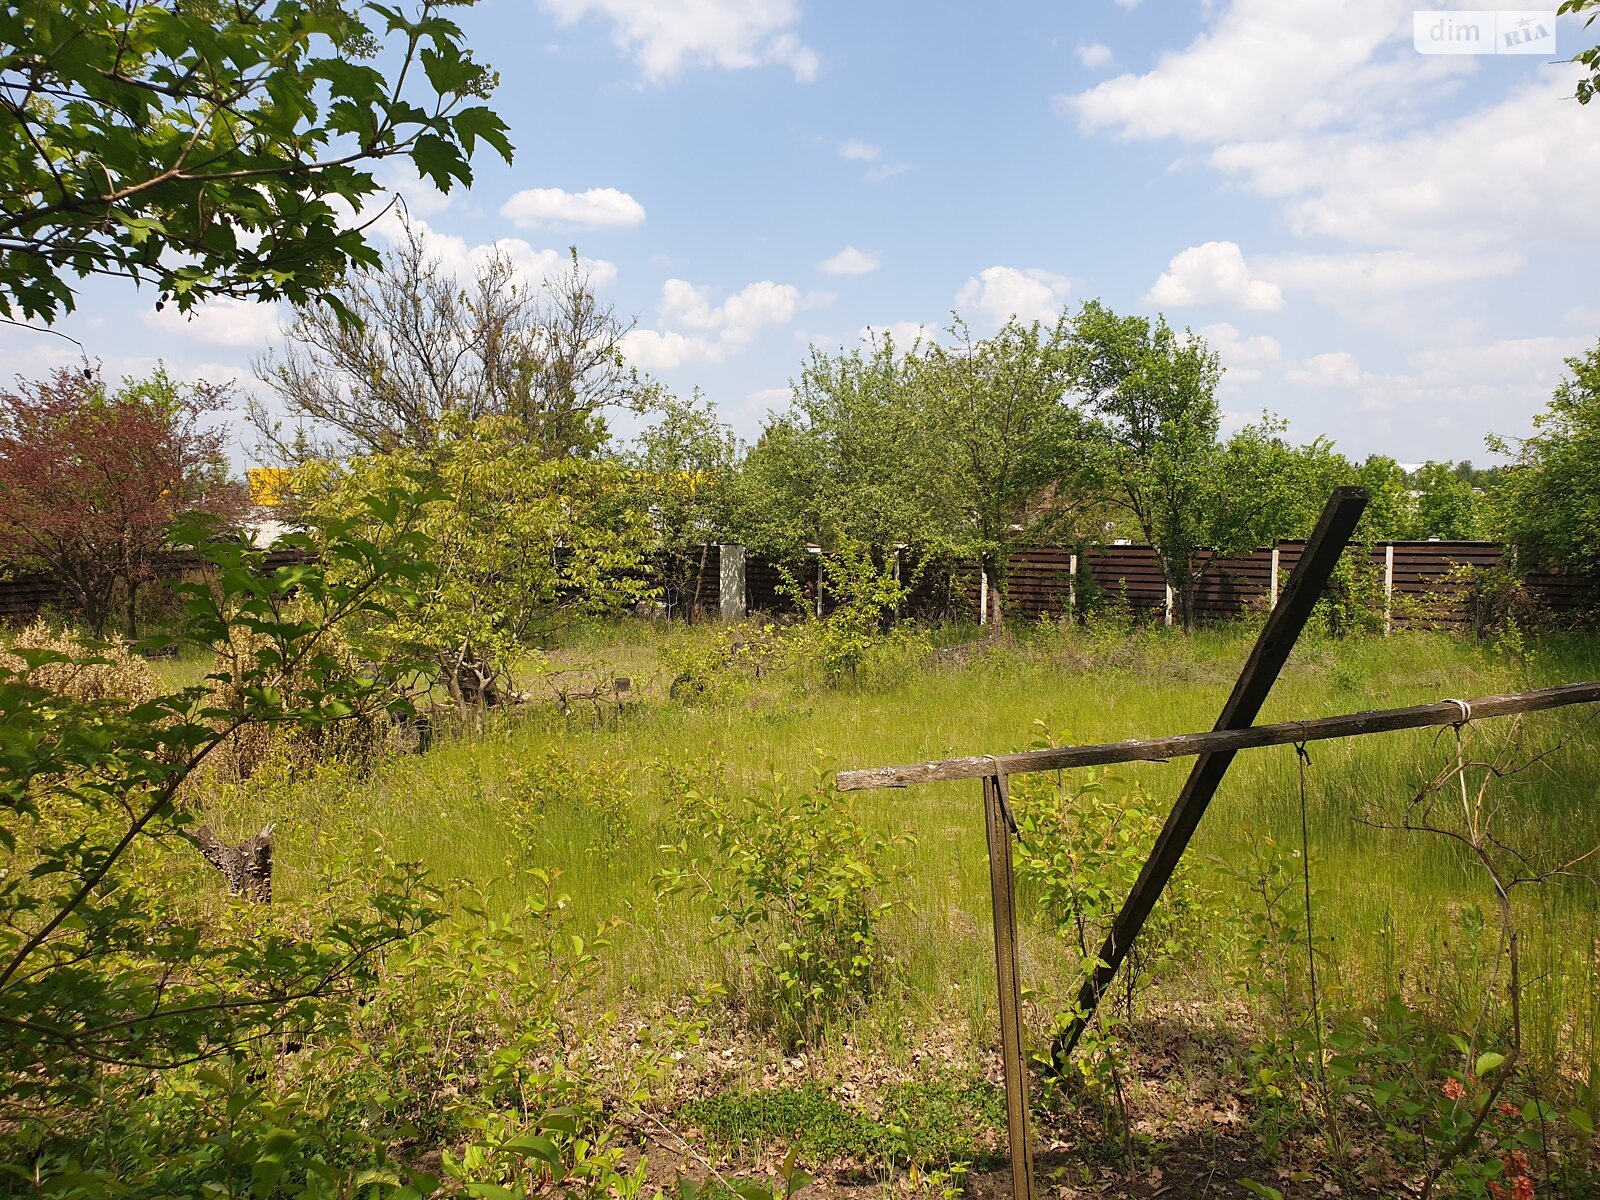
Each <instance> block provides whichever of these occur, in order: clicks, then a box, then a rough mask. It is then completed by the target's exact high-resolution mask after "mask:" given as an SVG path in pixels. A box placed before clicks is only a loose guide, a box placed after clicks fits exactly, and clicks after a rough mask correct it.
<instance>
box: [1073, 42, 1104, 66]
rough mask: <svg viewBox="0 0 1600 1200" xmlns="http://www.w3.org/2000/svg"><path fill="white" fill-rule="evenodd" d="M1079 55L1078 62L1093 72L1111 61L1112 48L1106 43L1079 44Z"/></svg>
mask: <svg viewBox="0 0 1600 1200" xmlns="http://www.w3.org/2000/svg"><path fill="white" fill-rule="evenodd" d="M1077 55H1078V61H1079V62H1080V63H1082V64H1083V65H1084V66H1085V67H1087V68H1088V69H1089V70H1091V71H1093V70H1094V69H1095V68H1097V67H1103V66H1105V65H1106V64H1107V63H1108V62H1110V61H1111V47H1110V46H1107V45H1106V44H1105V43H1104V42H1079V43H1078V47H1077Z"/></svg>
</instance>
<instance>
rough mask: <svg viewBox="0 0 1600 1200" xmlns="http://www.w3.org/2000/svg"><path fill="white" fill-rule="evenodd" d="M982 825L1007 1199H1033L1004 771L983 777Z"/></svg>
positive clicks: (1011, 830)
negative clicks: (1003, 1112)
mask: <svg viewBox="0 0 1600 1200" xmlns="http://www.w3.org/2000/svg"><path fill="white" fill-rule="evenodd" d="M983 826H984V833H985V835H986V836H987V839H988V842H989V898H990V901H991V903H992V904H993V907H994V969H995V979H996V982H997V984H998V991H999V996H1000V1058H1001V1061H1002V1062H1003V1063H1004V1065H1005V1082H1006V1134H1007V1138H1008V1141H1009V1145H1010V1150H1011V1196H1012V1200H1033V1194H1034V1192H1033V1143H1032V1139H1031V1136H1030V1133H1029V1129H1028V1058H1027V1055H1026V1054H1024V1053H1023V1048H1022V974H1021V971H1020V969H1019V968H1018V965H1017V907H1016V890H1015V885H1014V884H1013V881H1012V874H1011V835H1012V834H1013V833H1015V832H1016V826H1015V824H1014V823H1013V822H1012V820H1011V805H1010V802H1009V799H1008V796H1007V788H1006V777H1005V776H1004V775H990V776H988V777H987V778H986V779H984V781H983Z"/></svg>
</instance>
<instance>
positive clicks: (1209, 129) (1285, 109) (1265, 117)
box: [1056, 0, 1473, 142]
mask: <svg viewBox="0 0 1600 1200" xmlns="http://www.w3.org/2000/svg"><path fill="white" fill-rule="evenodd" d="M1415 7H1416V3H1415V0H1343V2H1342V3H1339V4H1326V3H1305V2H1300V3H1285V0H1233V3H1232V4H1230V5H1228V7H1227V9H1226V11H1225V12H1223V13H1222V14H1221V16H1220V17H1219V18H1218V19H1217V20H1216V21H1215V23H1214V24H1213V26H1212V27H1211V28H1209V29H1208V30H1207V31H1206V32H1204V33H1202V34H1201V35H1200V36H1199V37H1197V38H1196V39H1195V40H1194V42H1192V43H1191V44H1190V45H1189V46H1188V47H1186V48H1185V49H1183V50H1180V51H1175V52H1169V53H1166V54H1163V55H1162V56H1161V57H1160V59H1159V60H1158V61H1157V63H1156V65H1155V67H1154V68H1153V69H1151V70H1150V71H1147V72H1146V73H1144V74H1143V75H1134V74H1131V73H1130V74H1124V75H1120V76H1118V77H1117V78H1115V79H1108V80H1106V81H1105V82H1103V83H1101V84H1098V85H1097V86H1095V87H1093V88H1090V89H1089V90H1088V91H1084V92H1080V93H1077V94H1075V95H1063V96H1058V97H1056V107H1057V110H1058V111H1059V112H1061V113H1063V114H1065V115H1070V116H1073V117H1076V118H1077V120H1078V123H1079V124H1080V126H1081V127H1082V128H1083V129H1085V130H1086V131H1098V130H1109V131H1112V132H1115V133H1118V134H1120V135H1122V136H1123V137H1128V138H1164V137H1179V138H1184V139H1189V140H1194V141H1206V142H1216V141H1224V140H1227V139H1232V138H1241V137H1258V136H1261V135H1262V134H1267V133H1276V132H1280V131H1284V130H1291V129H1300V130H1309V129H1319V128H1323V127H1325V126H1327V125H1329V124H1331V123H1334V122H1336V121H1339V120H1342V119H1344V118H1347V117H1348V116H1350V115H1351V114H1352V113H1355V112H1359V111H1363V110H1366V109H1367V108H1369V107H1371V106H1373V105H1379V104H1398V103H1400V102H1402V100H1410V101H1417V100H1420V99H1422V98H1423V96H1424V94H1425V88H1423V87H1422V86H1421V85H1425V84H1427V83H1429V82H1431V81H1438V80H1444V79H1448V78H1451V77H1454V76H1457V75H1459V74H1461V73H1463V72H1465V71H1468V70H1471V69H1473V66H1472V64H1470V63H1468V62H1467V61H1466V60H1465V59H1463V58H1459V57H1453V56H1439V55H1419V54H1417V53H1416V52H1415V51H1414V50H1413V49H1412V46H1411V12H1412V10H1413V9H1415Z"/></svg>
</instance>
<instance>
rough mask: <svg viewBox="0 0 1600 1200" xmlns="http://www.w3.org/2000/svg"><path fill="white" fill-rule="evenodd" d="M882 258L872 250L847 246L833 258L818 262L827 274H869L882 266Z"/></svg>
mask: <svg viewBox="0 0 1600 1200" xmlns="http://www.w3.org/2000/svg"><path fill="white" fill-rule="evenodd" d="M882 265H883V264H882V262H881V260H880V259H879V258H878V256H877V255H876V254H874V253H873V252H872V251H870V250H857V249H856V248H855V247H854V246H846V247H845V248H844V249H843V250H841V251H839V253H837V254H835V255H834V256H833V257H832V258H829V259H824V260H823V261H822V262H821V263H819V264H818V266H819V268H820V269H821V270H822V272H823V273H824V274H826V275H867V274H870V273H871V272H873V271H876V270H877V269H878V268H879V267H880V266H882Z"/></svg>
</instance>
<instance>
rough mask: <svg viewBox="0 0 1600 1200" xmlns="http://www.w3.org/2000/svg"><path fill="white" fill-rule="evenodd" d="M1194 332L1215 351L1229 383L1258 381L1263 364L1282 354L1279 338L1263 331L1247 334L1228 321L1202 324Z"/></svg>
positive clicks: (1276, 359) (1278, 357)
mask: <svg viewBox="0 0 1600 1200" xmlns="http://www.w3.org/2000/svg"><path fill="white" fill-rule="evenodd" d="M1195 333H1197V334H1199V335H1200V336H1201V337H1203V338H1205V340H1206V344H1207V345H1208V346H1210V347H1211V349H1212V350H1214V351H1216V353H1217V356H1218V357H1219V358H1220V359H1221V360H1222V365H1223V367H1224V368H1225V369H1226V370H1227V372H1228V375H1227V378H1228V382H1229V383H1234V384H1238V383H1255V382H1256V381H1258V380H1259V379H1260V378H1261V377H1262V372H1261V370H1260V368H1261V367H1263V366H1265V365H1268V364H1270V363H1275V362H1277V361H1278V360H1279V359H1280V358H1282V357H1283V347H1282V346H1281V345H1279V344H1278V339H1277V338H1275V337H1269V336H1268V335H1267V334H1264V333H1262V334H1257V335H1256V336H1254V337H1246V336H1245V335H1244V334H1241V333H1240V332H1239V331H1238V330H1237V329H1235V328H1234V327H1233V326H1232V325H1230V324H1228V323H1227V322H1226V321H1222V322H1219V323H1217V324H1215V325H1202V326H1201V327H1200V328H1199V329H1197V330H1195Z"/></svg>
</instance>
